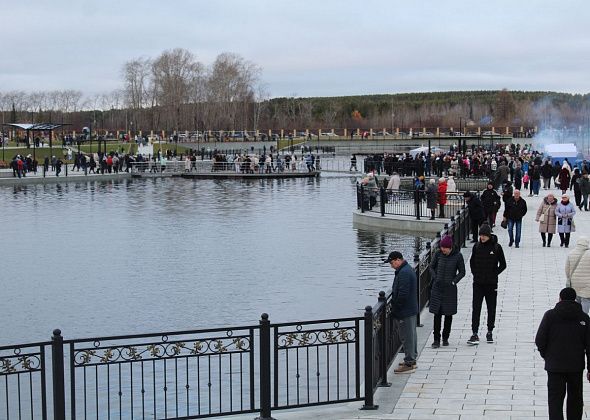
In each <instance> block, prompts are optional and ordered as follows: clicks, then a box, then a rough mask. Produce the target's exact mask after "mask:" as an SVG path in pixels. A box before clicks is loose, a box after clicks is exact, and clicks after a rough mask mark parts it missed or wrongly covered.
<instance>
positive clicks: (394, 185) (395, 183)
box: [387, 174, 401, 190]
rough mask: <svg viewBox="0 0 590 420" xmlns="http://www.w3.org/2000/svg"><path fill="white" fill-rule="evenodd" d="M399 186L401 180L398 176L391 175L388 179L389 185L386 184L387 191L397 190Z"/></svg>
mask: <svg viewBox="0 0 590 420" xmlns="http://www.w3.org/2000/svg"><path fill="white" fill-rule="evenodd" d="M400 184H401V178H400V177H399V175H398V174H393V175H391V178H390V179H389V183H388V184H387V189H388V190H399V186H400Z"/></svg>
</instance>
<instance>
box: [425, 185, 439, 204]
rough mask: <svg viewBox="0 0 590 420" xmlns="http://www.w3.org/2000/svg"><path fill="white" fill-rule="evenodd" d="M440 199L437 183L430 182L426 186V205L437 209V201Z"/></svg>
mask: <svg viewBox="0 0 590 420" xmlns="http://www.w3.org/2000/svg"><path fill="white" fill-rule="evenodd" d="M437 200H438V187H437V186H436V184H428V187H427V188H426V207H428V208H429V209H436V202H437Z"/></svg>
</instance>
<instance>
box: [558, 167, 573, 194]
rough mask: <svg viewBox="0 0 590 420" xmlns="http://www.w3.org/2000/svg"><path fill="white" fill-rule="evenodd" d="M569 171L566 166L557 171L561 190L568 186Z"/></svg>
mask: <svg viewBox="0 0 590 420" xmlns="http://www.w3.org/2000/svg"><path fill="white" fill-rule="evenodd" d="M570 180H571V177H570V171H568V170H567V168H565V167H564V168H561V171H560V172H559V185H560V186H561V189H562V190H567V189H568V188H569V186H570Z"/></svg>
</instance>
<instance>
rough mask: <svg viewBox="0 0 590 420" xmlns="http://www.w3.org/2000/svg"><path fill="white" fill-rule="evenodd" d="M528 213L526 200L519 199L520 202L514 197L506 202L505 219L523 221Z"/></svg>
mask: <svg viewBox="0 0 590 420" xmlns="http://www.w3.org/2000/svg"><path fill="white" fill-rule="evenodd" d="M526 212H527V207H526V201H524V198H522V197H521V198H519V199H518V201H517V200H515V199H514V197H510V198H509V199H508V200H506V204H505V206H504V217H505V218H507V219H510V220H514V221H515V222H518V221H521V220H522V218H523V217H524V215H525V214H526Z"/></svg>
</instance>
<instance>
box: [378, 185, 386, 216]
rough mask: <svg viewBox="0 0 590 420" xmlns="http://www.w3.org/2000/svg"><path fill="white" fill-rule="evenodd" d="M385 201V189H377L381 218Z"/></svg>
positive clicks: (383, 213) (383, 214)
mask: <svg viewBox="0 0 590 420" xmlns="http://www.w3.org/2000/svg"><path fill="white" fill-rule="evenodd" d="M385 200H387V194H386V193H385V188H383V187H380V188H379V207H380V208H381V217H383V216H385Z"/></svg>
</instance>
